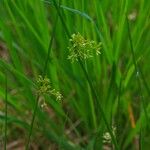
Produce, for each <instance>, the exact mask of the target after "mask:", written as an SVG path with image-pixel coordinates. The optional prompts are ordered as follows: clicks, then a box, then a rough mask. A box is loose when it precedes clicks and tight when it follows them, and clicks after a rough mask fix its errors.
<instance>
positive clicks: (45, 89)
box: [37, 75, 62, 100]
mask: <svg viewBox="0 0 150 150" xmlns="http://www.w3.org/2000/svg"><path fill="white" fill-rule="evenodd" d="M37 85H38V90H37V92H38V94H39V95H43V94H49V95H53V96H55V98H56V100H61V99H62V94H61V93H60V92H58V91H57V90H56V89H53V88H52V86H51V83H50V80H49V79H48V78H47V77H44V78H43V77H42V76H41V75H39V77H38V79H37Z"/></svg>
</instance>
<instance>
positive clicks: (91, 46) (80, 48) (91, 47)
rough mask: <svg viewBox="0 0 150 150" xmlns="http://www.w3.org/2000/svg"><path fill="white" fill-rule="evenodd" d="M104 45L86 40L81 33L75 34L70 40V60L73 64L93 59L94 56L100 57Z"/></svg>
mask: <svg viewBox="0 0 150 150" xmlns="http://www.w3.org/2000/svg"><path fill="white" fill-rule="evenodd" d="M101 46H102V43H101V42H100V43H96V42H95V41H91V40H88V39H85V38H84V37H83V36H82V35H81V34H80V33H77V34H73V35H72V36H71V39H70V47H68V49H69V55H68V59H70V60H71V61H72V62H74V61H78V59H80V60H85V59H88V58H91V57H93V54H94V53H96V55H99V54H100V53H101V52H100V49H101Z"/></svg>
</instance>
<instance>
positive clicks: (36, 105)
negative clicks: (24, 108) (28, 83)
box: [25, 95, 39, 150]
mask: <svg viewBox="0 0 150 150" xmlns="http://www.w3.org/2000/svg"><path fill="white" fill-rule="evenodd" d="M38 101H39V95H38V96H37V98H36V102H35V108H34V112H33V117H32V121H31V125H30V130H29V136H28V140H27V144H26V148H25V149H26V150H28V149H29V145H30V139H31V135H32V130H33V125H34V121H35V116H36V112H37V108H38Z"/></svg>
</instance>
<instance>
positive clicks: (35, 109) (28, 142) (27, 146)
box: [26, 17, 58, 150]
mask: <svg viewBox="0 0 150 150" xmlns="http://www.w3.org/2000/svg"><path fill="white" fill-rule="evenodd" d="M57 21H58V17H56V20H55V23H54V29H53V32H52V35H51V39H50V42H49V46H48V53H47V58H46V61H45V65H44V69H43V73H42V77H43V78H44V76H45V75H46V71H47V66H48V60H49V56H50V52H51V47H52V43H53V39H54V35H55V31H56V24H57ZM39 97H40V95H39V94H38V95H37V98H36V102H35V108H34V111H33V115H32V120H31V125H30V130H29V135H28V140H27V144H26V150H28V149H29V145H30V140H31V135H32V130H33V125H34V121H35V117H36V112H37V109H38V102H39Z"/></svg>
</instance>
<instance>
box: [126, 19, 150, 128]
mask: <svg viewBox="0 0 150 150" xmlns="http://www.w3.org/2000/svg"><path fill="white" fill-rule="evenodd" d="M126 20H127V28H128V35H129V42H130V47H131V53H132V59H133V64H134V67H135V71H136V73H138V74H137V84H138V87H139V90H140V96H141V102H142V106H143V110H144V114H145V118H146V122H147V125H148V119H149V117H148V114H147V111H146V104H145V101H144V100H143V96H142V86H141V81H140V73H141V72H140V70H139V67H138V64H137V62H136V57H135V53H134V47H133V42H132V37H131V31H130V25H129V21H128V18H127V16H126Z"/></svg>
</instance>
